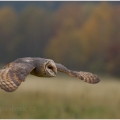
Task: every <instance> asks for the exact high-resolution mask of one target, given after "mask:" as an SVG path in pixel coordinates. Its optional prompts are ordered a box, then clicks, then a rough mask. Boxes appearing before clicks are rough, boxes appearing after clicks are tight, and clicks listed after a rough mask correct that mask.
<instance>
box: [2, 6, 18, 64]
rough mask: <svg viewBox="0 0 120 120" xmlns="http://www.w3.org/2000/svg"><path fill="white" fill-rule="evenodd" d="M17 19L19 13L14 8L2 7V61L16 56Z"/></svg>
mask: <svg viewBox="0 0 120 120" xmlns="http://www.w3.org/2000/svg"><path fill="white" fill-rule="evenodd" d="M17 20H18V19H17V15H16V13H15V11H14V10H13V9H12V8H10V7H4V8H1V9H0V56H1V59H0V61H1V62H3V63H4V61H9V60H10V59H12V58H13V56H14V47H15V46H16V40H15V38H16V30H17V22H18V21H17ZM8 58H9V60H8Z"/></svg>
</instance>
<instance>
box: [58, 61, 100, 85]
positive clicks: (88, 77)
mask: <svg viewBox="0 0 120 120" xmlns="http://www.w3.org/2000/svg"><path fill="white" fill-rule="evenodd" d="M56 67H57V70H58V71H60V72H64V73H66V74H68V75H70V76H72V77H77V78H79V79H81V80H83V81H84V82H87V83H91V84H95V83H98V82H99V81H100V79H99V78H98V77H97V75H94V74H92V73H90V72H82V71H80V72H77V71H72V70H69V69H67V68H66V67H65V66H64V65H62V64H58V63H56Z"/></svg>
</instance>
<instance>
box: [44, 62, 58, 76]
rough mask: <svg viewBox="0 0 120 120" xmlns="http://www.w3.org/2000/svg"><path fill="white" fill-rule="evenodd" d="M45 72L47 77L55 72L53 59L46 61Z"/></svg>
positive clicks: (54, 74)
mask: <svg viewBox="0 0 120 120" xmlns="http://www.w3.org/2000/svg"><path fill="white" fill-rule="evenodd" d="M45 72H46V74H47V76H48V77H54V76H56V74H57V67H56V65H55V63H54V61H53V60H50V61H48V62H47V63H46V64H45Z"/></svg>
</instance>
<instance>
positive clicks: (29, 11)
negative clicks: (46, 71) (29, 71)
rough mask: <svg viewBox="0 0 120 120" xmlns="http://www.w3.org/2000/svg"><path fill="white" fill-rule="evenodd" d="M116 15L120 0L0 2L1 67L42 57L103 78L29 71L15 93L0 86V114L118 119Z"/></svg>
mask: <svg viewBox="0 0 120 120" xmlns="http://www.w3.org/2000/svg"><path fill="white" fill-rule="evenodd" d="M119 14H120V2H119V1H117V2H113V1H111V2H102V1H101V2H100V1H99V2H97V1H93V2H89V1H87V2H84V1H76V2H70V1H67V2H65V1H59V2H58V1H36V2H32V1H27V2H25V1H21V2H20V1H0V66H1V67H2V66H3V65H5V64H7V63H9V62H11V61H13V60H15V59H17V58H20V57H45V58H49V59H53V60H54V61H55V62H58V63H62V64H64V65H65V66H66V67H68V68H70V69H72V70H79V71H80V70H82V71H90V72H93V73H95V74H98V75H100V78H101V82H100V83H99V84H96V85H89V84H86V83H83V82H82V81H78V80H76V79H75V78H71V77H69V76H67V77H66V76H61V74H60V75H58V77H56V78H53V79H50V80H49V79H43V78H42V79H40V78H36V77H34V76H28V78H27V79H29V80H27V81H26V82H25V83H24V84H22V85H21V86H20V88H19V89H18V90H17V91H16V92H14V93H10V94H9V93H5V92H4V91H2V90H1V91H0V93H1V96H2V97H0V99H1V102H0V118H120V114H119V111H120V108H119V107H118V105H119V104H120V97H119V94H120V92H119V91H120V89H119V77H120V67H119V66H120V33H119V32H120V15H119ZM11 96H12V97H11Z"/></svg>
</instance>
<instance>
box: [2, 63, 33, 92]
mask: <svg viewBox="0 0 120 120" xmlns="http://www.w3.org/2000/svg"><path fill="white" fill-rule="evenodd" d="M33 69H34V66H31V65H30V64H25V63H11V64H10V65H7V66H5V67H4V68H3V69H1V70H0V88H2V89H4V90H5V91H7V92H12V91H15V90H16V89H17V88H18V86H19V85H20V84H21V82H22V81H25V78H26V77H27V75H28V74H29V73H30V72H31V71H32V70H33Z"/></svg>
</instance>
